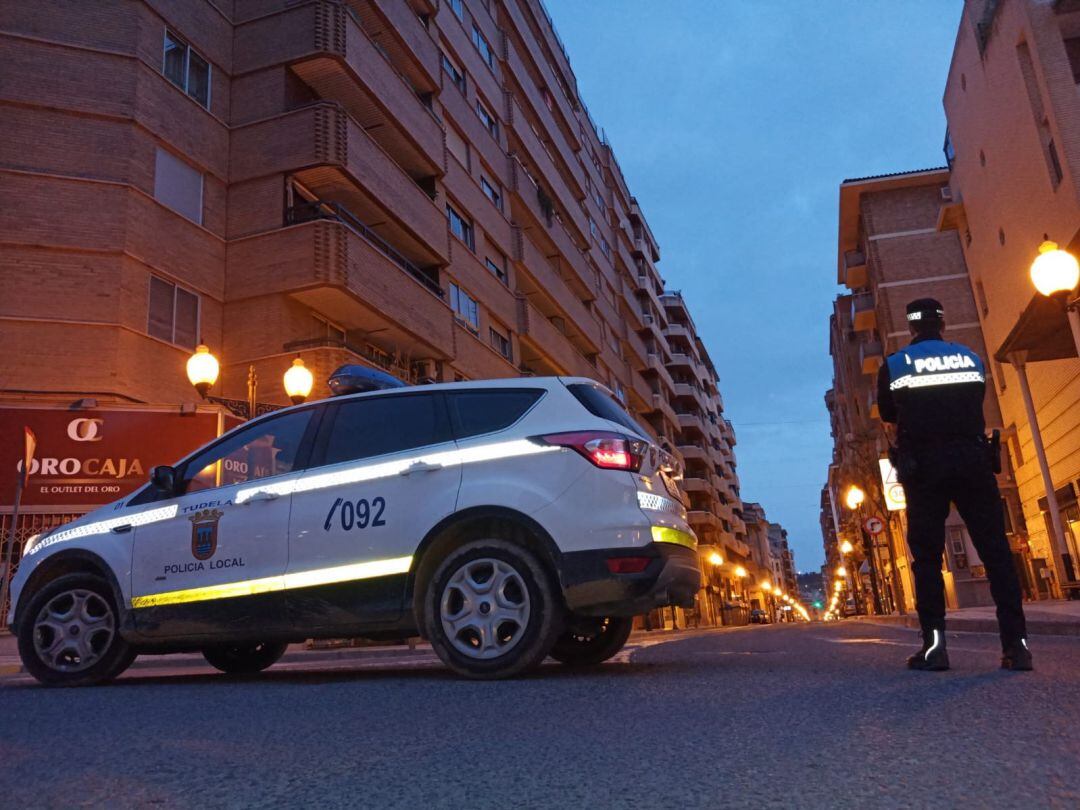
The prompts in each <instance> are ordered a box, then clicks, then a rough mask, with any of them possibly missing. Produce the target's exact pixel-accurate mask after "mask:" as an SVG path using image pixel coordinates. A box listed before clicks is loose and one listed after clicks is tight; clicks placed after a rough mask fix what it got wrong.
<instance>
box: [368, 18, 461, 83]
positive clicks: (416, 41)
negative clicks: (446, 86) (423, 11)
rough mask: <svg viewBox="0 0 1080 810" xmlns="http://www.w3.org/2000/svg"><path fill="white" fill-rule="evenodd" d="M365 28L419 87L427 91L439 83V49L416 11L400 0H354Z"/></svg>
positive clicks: (392, 60) (377, 45)
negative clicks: (403, 67)
mask: <svg viewBox="0 0 1080 810" xmlns="http://www.w3.org/2000/svg"><path fill="white" fill-rule="evenodd" d="M351 4H352V8H353V9H355V11H356V14H357V16H358V17H359V18H360V23H361V25H362V26H363V28H364V31H365V32H366V33H367V35H368V36H369V37H371V41H372V42H374V43H375V46H376V47H377V48H380V49H382V50H384V51H385V52H386V53H387V54H388V55H389V57H390V61H391V62H392V63H393V64H395V65H399V66H404V65H408V66H409V68H406V69H404V70H402V72H403V73H404V74H405V75H406V78H407V79H409V81H410V82H411V83H412V84H413V85H414V86H416V87H422V88H423V89H425V90H428V91H434V90H437V89H438V88H439V86H440V81H441V80H440V75H441V65H440V56H439V48H438V46H437V45H436V44H435V40H434V39H433V38H432V36H431V34H430V33H428V30H427V28H425V27H424V24H423V23H422V22H420V17H419V15H418V14H417V12H416V11H415V10H414V9H412V8H410V7H409V4H408V3H406V2H401V0H359V2H358V0H351Z"/></svg>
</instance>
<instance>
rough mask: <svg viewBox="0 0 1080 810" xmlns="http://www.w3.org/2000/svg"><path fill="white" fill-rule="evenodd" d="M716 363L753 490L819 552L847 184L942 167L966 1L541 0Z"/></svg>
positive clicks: (806, 547)
mask: <svg viewBox="0 0 1080 810" xmlns="http://www.w3.org/2000/svg"><path fill="white" fill-rule="evenodd" d="M546 2H547V6H548V9H549V11H550V13H551V15H552V17H553V18H554V21H555V26H556V29H557V30H558V32H559V34H560V36H561V38H562V40H563V42H565V44H566V47H567V50H568V52H569V54H570V59H571V63H572V65H573V67H574V70H575V73H576V75H577V79H578V86H579V89H580V91H581V94H582V97H583V98H584V100H585V103H586V104H587V105H588V107H589V110H590V112H591V113H592V116H593V119H594V120H595V121H596V123H597V125H598V126H600V127H601V128H603V129H604V130H605V131H606V133H607V137H608V139H609V140H610V142H611V143H612V145H613V147H614V149H615V154H616V156H617V157H618V159H619V163H620V165H621V166H622V169H623V173H624V174H625V175H626V179H627V182H628V183H629V185H630V190H631V192H632V193H633V194H634V195H635V196H636V197H637V198H638V201H639V202H640V203H641V206H642V209H643V210H644V212H645V216H646V218H647V219H648V221H649V224H650V226H651V227H652V230H653V232H654V233H655V235H656V238H657V239H658V240H659V242H660V250H661V262H660V272H661V274H662V275H663V277H664V279H665V280H666V281H667V284H668V287H669V288H671V289H676V290H682V291H683V292H684V293H685V295H686V297H687V303H688V305H689V306H690V309H691V314H692V315H693V317H694V320H695V322H696V324H697V326H698V330H699V331H700V333H701V335H702V337H703V339H704V340H705V343H706V345H707V347H708V349H709V352H710V354H711V355H712V357H713V360H714V362H715V364H716V367H717V371H718V372H719V374H720V385H721V392H722V394H723V397H724V406H725V410H726V415H727V417H728V418H730V419H731V420H732V422H733V423H734V425H735V430H736V434H737V436H738V445H737V447H736V448H735V450H736V460H737V462H738V473H739V477H740V479H741V483H742V496H743V499H744V500H747V501H760V502H761V503H762V504H763V505H764V507H765V510H766V513H767V514H768V516H769V518H770V520H774V521H779V522H780V523H782V524H783V525H784V526H785V527H786V528H787V529H788V532H789V535H790V539H791V542H792V546H793V549H794V551H795V562H796V565H797V567H798V568H799V569H800V570H804V571H805V570H811V569H816V568H817V567H819V566H820V565H821V563H822V561H823V552H822V545H821V531H820V528H819V526H818V501H819V496H820V490H821V486H822V484H823V483H824V481H825V476H826V470H827V467H828V463H829V460H830V458H831V452H832V439H831V438H830V436H829V423H828V414H827V412H826V410H825V404H824V399H823V397H824V393H825V390H826V389H827V388H829V386H830V384H831V379H832V365H831V362H830V358H829V354H828V319H829V313H830V312H831V305H832V300H833V298H834V297H835V295H836V293H837V292H838V291H839V289H838V287H837V285H836V246H837V204H838V199H839V190H838V187H839V184H840V183H841V181H842V180H844V178H849V177H862V176H866V175H873V174H883V173H887V172H895V171H904V170H912V169H922V168H927V167H931V166H940V165H942V164H943V162H944V157H943V155H942V151H941V146H942V142H943V140H944V136H945V116H944V114H943V112H942V108H941V95H942V92H943V90H944V87H945V78H946V71H947V70H948V66H949V58H950V56H951V54H952V47H953V41H954V39H955V36H956V29H957V25H958V23H959V19H960V12H961V3H960V2H959V0H955V2H954V1H953V0H905V2H900V3H897V2H894V0H824V2H804V1H803V0H774V1H772V2H768V1H767V0H753V1H752V2H751V1H750V0H666V2H663V3H658V2H656V0H588V2H584V1H583V0H546Z"/></svg>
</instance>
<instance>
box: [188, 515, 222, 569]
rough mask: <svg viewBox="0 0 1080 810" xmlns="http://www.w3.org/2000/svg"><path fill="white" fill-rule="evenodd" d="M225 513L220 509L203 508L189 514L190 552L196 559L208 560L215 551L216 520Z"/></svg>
mask: <svg viewBox="0 0 1080 810" xmlns="http://www.w3.org/2000/svg"><path fill="white" fill-rule="evenodd" d="M224 514H225V513H224V512H222V511H221V510H220V509H203V510H201V511H199V512H196V513H195V514H194V515H191V516H190V517H189V518H188V520H190V521H191V554H192V556H193V557H194V558H195V559H196V560H209V559H210V558H211V557H213V556H214V552H215V551H217V535H218V521H219V520H221V516H222V515H224Z"/></svg>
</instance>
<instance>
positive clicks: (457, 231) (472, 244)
mask: <svg viewBox="0 0 1080 810" xmlns="http://www.w3.org/2000/svg"><path fill="white" fill-rule="evenodd" d="M446 218H447V219H448V220H449V221H450V232H451V233H452V234H454V236H456V237H457V238H458V239H460V240H461V241H462V242H464V243H465V244H466V245H468V246H469V250H476V235H475V232H474V230H473V224H472V220H469V219H466V218H465V217H463V216H462V215H461V214H459V213H458V212H457V211H455V210H454V207H453V206H452V205H450V204H449V203H447V204H446Z"/></svg>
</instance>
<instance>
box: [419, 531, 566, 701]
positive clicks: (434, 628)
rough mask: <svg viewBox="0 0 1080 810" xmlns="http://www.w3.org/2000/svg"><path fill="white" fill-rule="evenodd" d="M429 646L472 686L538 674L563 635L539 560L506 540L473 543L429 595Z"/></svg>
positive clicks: (444, 568) (440, 571)
mask: <svg viewBox="0 0 1080 810" xmlns="http://www.w3.org/2000/svg"><path fill="white" fill-rule="evenodd" d="M424 624H425V630H426V633H427V637H428V639H429V640H430V641H431V646H432V647H433V648H434V649H435V652H436V653H437V654H438V656H439V658H441V659H442V660H443V662H444V663H445V664H446V665H447V666H448V667H450V668H451V669H452V670H454V671H455V672H457V673H459V674H461V675H465V676H467V677H470V678H483V679H495V678H511V677H514V676H515V675H521V674H523V673H525V672H528V671H529V670H531V669H533V668H534V667H536V666H538V665H539V664H540V662H541V661H543V660H544V657H545V656H546V655H547V654H548V652H549V651H550V650H551V646H552V645H553V644H554V643H555V639H556V638H557V637H558V635H559V633H561V632H562V626H563V606H562V601H561V599H560V598H559V595H558V593H557V592H556V591H555V588H554V586H553V582H552V578H551V576H550V575H549V574H548V571H547V569H546V568H545V566H544V564H543V563H542V562H541V561H540V559H539V558H538V557H537V555H535V554H534V553H533V552H532V551H530V550H529V549H527V548H525V547H524V546H521V545H518V544H517V543H513V542H510V541H507V540H501V539H495V538H492V539H483V540H473V541H471V542H468V543H465V544H464V545H462V546H460V547H458V548H456V549H454V550H453V551H451V552H450V553H449V554H448V555H447V557H446V558H445V559H444V560H442V562H440V563H439V566H438V568H436V569H435V573H434V575H433V576H432V578H431V580H430V582H429V583H428V586H427V590H426V591H425V594H424Z"/></svg>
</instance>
